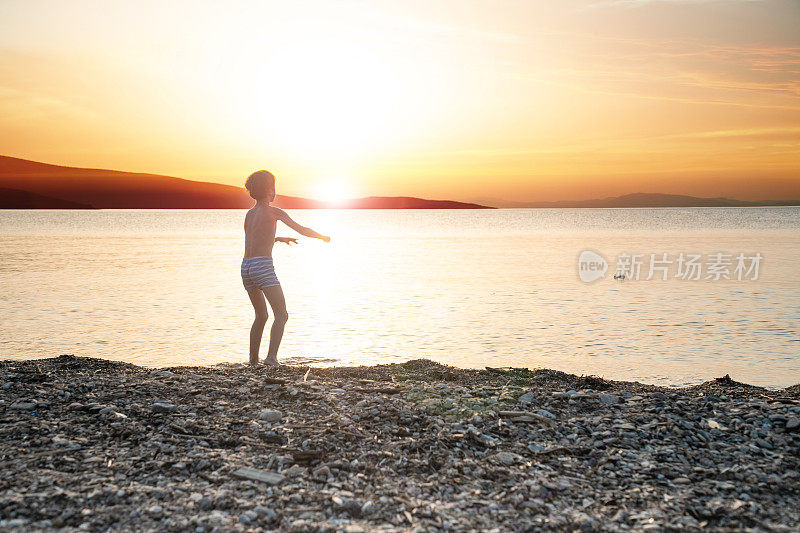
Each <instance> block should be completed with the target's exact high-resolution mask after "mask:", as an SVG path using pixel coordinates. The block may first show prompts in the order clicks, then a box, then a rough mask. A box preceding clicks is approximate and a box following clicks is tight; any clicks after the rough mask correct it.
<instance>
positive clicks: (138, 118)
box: [0, 0, 800, 201]
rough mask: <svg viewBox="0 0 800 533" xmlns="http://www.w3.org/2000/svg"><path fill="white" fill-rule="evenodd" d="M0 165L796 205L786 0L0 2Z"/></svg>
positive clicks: (333, 186)
mask: <svg viewBox="0 0 800 533" xmlns="http://www.w3.org/2000/svg"><path fill="white" fill-rule="evenodd" d="M0 141H1V143H2V144H0V154H2V155H10V156H14V157H22V158H26V159H34V160H37V161H43V162H47V163H55V164H62V165H69V166H88V167H95V168H113V169H119V170H126V171H137V172H152V173H158V174H167V175H173V176H179V177H184V178H191V179H202V180H209V181H218V182H222V183H229V184H235V185H241V184H242V182H243V180H244V178H245V177H246V176H247V174H249V173H250V172H252V171H253V170H256V169H260V168H266V169H268V170H271V171H273V172H274V173H275V174H276V175H277V176H278V189H279V191H278V192H279V193H281V194H289V195H300V196H312V197H333V196H339V195H347V196H366V195H413V196H422V197H427V198H449V199H456V200H479V199H487V198H502V199H506V200H517V201H522V200H525V201H527V200H566V199H576V200H577V199H588V198H596V197H604V196H611V195H618V194H626V193H632V192H665V193H678V194H692V195H696V196H727V197H732V198H739V199H751V200H753V199H755V200H758V199H788V198H792V199H798V198H800V2H798V1H797V0H786V1H757V0H748V1H743V0H738V1H711V0H706V1H701V0H696V1H691V0H681V1H679V0H671V1H668V0H596V1H573V0H558V1H524V0H513V1H484V2H472V1H466V0H454V1H429V2H409V1H403V2H401V1H395V2H381V1H375V0H371V1H365V2H346V1H281V2H234V1H227V2H216V1H215V2H211V1H209V2H202V1H192V2H178V1H172V2H163V1H157V2H150V1H141V0H140V1H136V2H122V1H107V0H97V1H74V0H73V1H70V2H64V1H61V0H58V1H52V2H43V1H34V0H20V1H9V0H5V1H2V2H0Z"/></svg>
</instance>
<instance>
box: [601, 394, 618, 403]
mask: <svg viewBox="0 0 800 533" xmlns="http://www.w3.org/2000/svg"><path fill="white" fill-rule="evenodd" d="M597 398H598V399H599V400H600V401H601V402H602V403H606V404H609V405H614V404H618V403H619V396H617V395H615V394H600V395H598V396H597Z"/></svg>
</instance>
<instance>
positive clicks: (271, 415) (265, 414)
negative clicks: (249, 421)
mask: <svg viewBox="0 0 800 533" xmlns="http://www.w3.org/2000/svg"><path fill="white" fill-rule="evenodd" d="M258 417H259V418H260V419H261V420H263V421H265V422H277V421H278V420H280V419H281V418H282V417H283V413H281V412H280V411H272V410H270V409H265V410H263V411H261V412H260V413H259V414H258Z"/></svg>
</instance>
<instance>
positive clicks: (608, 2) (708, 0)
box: [586, 0, 764, 9]
mask: <svg viewBox="0 0 800 533" xmlns="http://www.w3.org/2000/svg"><path fill="white" fill-rule="evenodd" d="M763 1H764V0H601V1H599V2H592V3H590V4H589V5H588V6H586V7H587V8H589V9H592V8H602V7H634V8H636V7H644V6H648V5H653V4H673V5H679V4H749V3H757V2H763Z"/></svg>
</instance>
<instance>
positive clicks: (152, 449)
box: [0, 355, 800, 532]
mask: <svg viewBox="0 0 800 533" xmlns="http://www.w3.org/2000/svg"><path fill="white" fill-rule="evenodd" d="M0 436H1V437H2V438H1V439H0V456H2V462H1V463H0V464H2V477H0V530H3V531H5V530H19V531H58V530H65V531H69V530H88V531H130V530H137V531H194V532H214V531H259V530H279V531H675V530H687V531H699V530H705V531H797V528H798V527H800V505H798V503H797V502H798V501H800V473H798V472H799V471H800V385H795V386H793V387H788V388H786V389H781V390H769V389H764V388H760V387H754V386H750V385H746V384H743V383H738V382H736V381H734V380H732V379H730V377H727V376H724V377H720V378H718V379H715V380H712V381H709V382H706V383H704V384H702V385H698V386H694V387H687V388H680V389H678V388H664V387H658V386H653V385H645V384H640V383H632V382H617V381H609V380H604V379H601V378H598V377H593V376H576V375H571V374H566V373H563V372H558V371H553V370H547V369H534V370H529V369H518V368H486V369H483V370H464V369H459V368H454V367H449V366H443V365H440V364H437V363H434V362H431V361H428V360H415V361H410V362H408V363H403V364H389V365H378V366H362V367H333V368H316V367H303V366H281V367H278V368H267V367H257V368H252V367H248V366H246V365H244V364H222V365H216V366H209V367H173V368H159V369H150V368H143V367H138V366H135V365H132V364H127V363H121V362H112V361H107V360H102V359H92V358H84V357H75V356H73V355H62V356H60V357H57V358H49V359H39V360H26V361H0Z"/></svg>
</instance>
